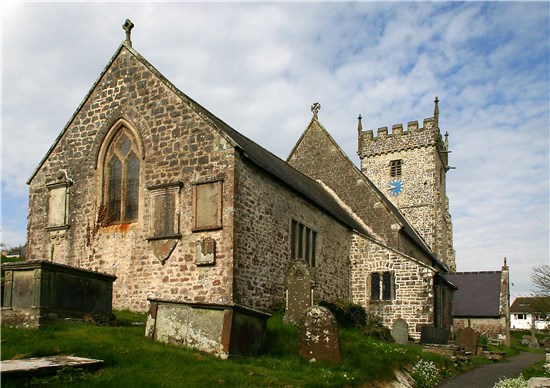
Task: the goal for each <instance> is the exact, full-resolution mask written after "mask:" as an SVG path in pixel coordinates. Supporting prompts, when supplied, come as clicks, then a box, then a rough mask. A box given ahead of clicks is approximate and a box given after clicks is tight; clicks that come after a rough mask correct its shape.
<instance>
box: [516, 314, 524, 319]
mask: <svg viewBox="0 0 550 388" xmlns="http://www.w3.org/2000/svg"><path fill="white" fill-rule="evenodd" d="M516 319H525V314H516Z"/></svg>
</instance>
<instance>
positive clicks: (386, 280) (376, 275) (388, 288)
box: [370, 271, 394, 300]
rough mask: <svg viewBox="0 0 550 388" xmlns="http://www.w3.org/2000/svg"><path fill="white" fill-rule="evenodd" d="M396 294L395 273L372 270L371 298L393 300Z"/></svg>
mask: <svg viewBox="0 0 550 388" xmlns="http://www.w3.org/2000/svg"><path fill="white" fill-rule="evenodd" d="M393 295H394V279H393V274H392V273H391V272H389V271H386V272H372V273H371V274H370V299H371V300H392V299H393Z"/></svg>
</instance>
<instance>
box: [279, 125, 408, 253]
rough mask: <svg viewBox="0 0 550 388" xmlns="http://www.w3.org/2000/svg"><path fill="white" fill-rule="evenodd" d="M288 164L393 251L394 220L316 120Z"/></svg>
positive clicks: (395, 236)
mask: <svg viewBox="0 0 550 388" xmlns="http://www.w3.org/2000/svg"><path fill="white" fill-rule="evenodd" d="M288 163H289V164H290V165H291V166H293V167H294V168H296V169H297V170H299V171H300V172H302V173H303V174H305V175H307V176H309V177H310V178H312V179H319V180H321V181H322V182H323V183H324V184H326V185H327V186H329V187H330V188H331V189H332V190H333V191H334V192H335V193H336V194H337V195H338V196H339V197H340V198H341V199H342V200H343V201H344V202H345V203H346V205H348V206H350V208H351V210H352V211H353V212H354V213H355V214H357V215H358V216H359V217H360V218H361V219H362V220H363V221H364V222H365V223H366V224H367V225H368V227H370V228H371V230H372V232H373V235H376V236H379V237H380V238H381V239H382V240H383V241H384V242H385V243H386V244H388V245H390V246H393V247H394V248H397V244H398V236H397V233H396V232H395V230H393V229H392V224H394V223H396V220H395V218H394V217H393V216H392V215H391V213H390V212H389V210H388V209H387V208H386V207H385V206H384V205H383V204H382V203H381V202H380V198H379V196H378V195H377V194H376V193H375V192H374V190H373V188H372V187H370V186H369V185H368V184H367V182H366V181H365V179H364V178H361V177H360V176H359V174H358V172H357V171H356V170H355V166H354V165H353V163H352V162H351V161H350V160H349V159H348V158H347V157H346V156H344V155H343V153H342V151H341V150H340V148H339V147H338V146H337V145H336V144H335V143H334V141H333V140H332V139H331V138H330V137H329V135H328V133H327V132H326V131H325V130H324V129H323V128H321V125H320V124H319V123H318V122H317V121H316V120H314V121H312V123H311V124H310V126H309V128H308V129H307V130H306V132H305V133H304V134H303V135H302V137H301V138H300V141H299V143H298V144H297V146H296V147H295V148H294V150H293V152H292V154H291V155H290V156H289V159H288Z"/></svg>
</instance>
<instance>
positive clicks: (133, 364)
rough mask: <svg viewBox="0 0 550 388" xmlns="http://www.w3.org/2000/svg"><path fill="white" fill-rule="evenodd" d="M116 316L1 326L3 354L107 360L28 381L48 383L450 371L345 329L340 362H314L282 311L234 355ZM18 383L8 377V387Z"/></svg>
mask: <svg viewBox="0 0 550 388" xmlns="http://www.w3.org/2000/svg"><path fill="white" fill-rule="evenodd" d="M116 315H117V322H119V323H120V322H122V324H121V325H114V326H97V325H92V324H85V323H84V324H82V323H80V324H79V323H66V322H59V323H56V324H54V325H51V326H49V327H46V328H44V329H41V330H26V329H13V328H8V327H2V333H1V335H2V349H1V356H2V359H3V360H4V359H12V358H27V357H38V356H49V355H57V354H65V355H75V356H79V357H88V358H95V359H101V360H104V361H105V364H104V366H103V367H102V368H100V369H98V370H95V371H84V370H63V371H62V372H60V373H58V374H57V375H56V376H54V377H42V378H34V379H33V380H30V381H26V383H27V384H28V383H32V384H47V385H49V386H67V385H68V384H70V386H101V387H115V386H116V387H119V386H126V387H134V386H135V387H137V386H139V387H148V386H150V387H157V386H163V387H199V386H200V387H209V386H220V385H225V386H258V387H266V386H277V387H279V386H280V387H282V386H287V385H290V386H293V387H319V386H334V387H340V386H360V385H363V384H366V383H369V382H374V381H380V380H388V379H391V378H392V377H393V369H394V368H397V369H399V368H404V367H405V366H412V365H414V364H415V363H416V362H418V360H420V359H421V358H422V359H426V360H427V361H432V362H433V363H435V365H437V367H438V369H439V371H440V372H441V375H442V376H443V377H446V376H447V375H448V374H450V373H453V366H452V362H451V361H450V360H449V359H447V358H445V357H441V356H437V355H433V354H428V353H422V351H421V348H420V347H418V346H414V345H410V346H401V345H397V344H394V343H387V342H383V341H380V340H376V339H372V338H369V337H367V336H365V335H364V334H363V333H361V332H360V331H358V330H355V329H342V330H341V331H340V333H341V349H342V362H341V363H339V364H328V363H322V362H315V363H309V362H307V361H305V360H303V359H301V358H300V357H299V356H298V354H297V335H296V329H295V328H294V327H292V326H288V325H284V324H283V323H282V316H281V315H280V314H275V315H274V316H273V317H271V318H270V320H269V322H268V338H269V340H268V344H267V348H266V352H265V354H263V355H262V356H259V357H243V358H231V359H229V360H220V359H218V358H216V357H214V356H210V355H206V354H203V353H200V352H198V351H195V350H191V349H187V348H183V347H178V346H175V345H167V344H161V343H158V342H154V341H151V340H147V339H146V338H144V331H145V330H144V327H143V326H135V325H131V322H133V321H135V320H140V321H142V322H143V321H144V319H145V317H144V316H142V315H141V316H136V315H134V314H132V313H128V312H117V313H116ZM454 372H456V370H454ZM21 384H22V382H21V381H11V382H10V381H7V382H4V384H3V386H4V387H9V386H21Z"/></svg>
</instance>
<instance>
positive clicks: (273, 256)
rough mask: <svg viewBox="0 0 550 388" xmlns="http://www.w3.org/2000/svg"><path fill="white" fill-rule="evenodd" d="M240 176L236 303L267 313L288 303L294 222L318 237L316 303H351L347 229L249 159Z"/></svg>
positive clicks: (240, 162) (240, 164)
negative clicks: (286, 289)
mask: <svg viewBox="0 0 550 388" xmlns="http://www.w3.org/2000/svg"><path fill="white" fill-rule="evenodd" d="M236 171H237V173H236V174H237V177H236V193H235V301H236V303H241V304H244V305H246V306H251V307H253V308H256V309H259V310H264V311H265V310H267V309H268V308H269V307H271V305H272V304H274V303H281V302H284V279H285V275H286V273H287V272H288V270H289V269H290V267H291V265H292V261H291V259H290V252H291V248H290V238H291V236H290V229H291V222H292V220H296V221H298V222H300V223H302V224H304V225H305V226H307V227H309V228H311V229H312V230H314V231H316V232H317V245H316V267H315V269H314V272H315V275H316V281H317V285H316V287H315V289H314V295H315V296H316V298H320V299H325V300H327V299H328V300H330V299H345V300H349V297H350V296H349V249H350V245H349V244H350V234H351V232H350V231H349V229H348V228H347V227H345V226H343V225H342V224H340V223H339V222H337V221H336V220H334V219H333V218H332V217H330V216H328V215H326V213H325V212H323V211H321V210H319V209H318V208H316V207H315V206H313V205H311V204H310V203H309V202H308V201H307V200H305V199H304V198H303V197H301V196H300V195H299V194H297V193H295V192H294V191H291V190H289V188H288V187H287V186H285V185H284V184H283V183H281V182H279V181H275V180H274V179H273V178H272V177H271V176H270V175H267V174H266V173H265V172H264V171H263V170H262V169H260V168H258V167H256V166H255V165H253V164H251V163H250V162H248V161H247V160H246V159H245V160H241V159H237V160H236Z"/></svg>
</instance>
